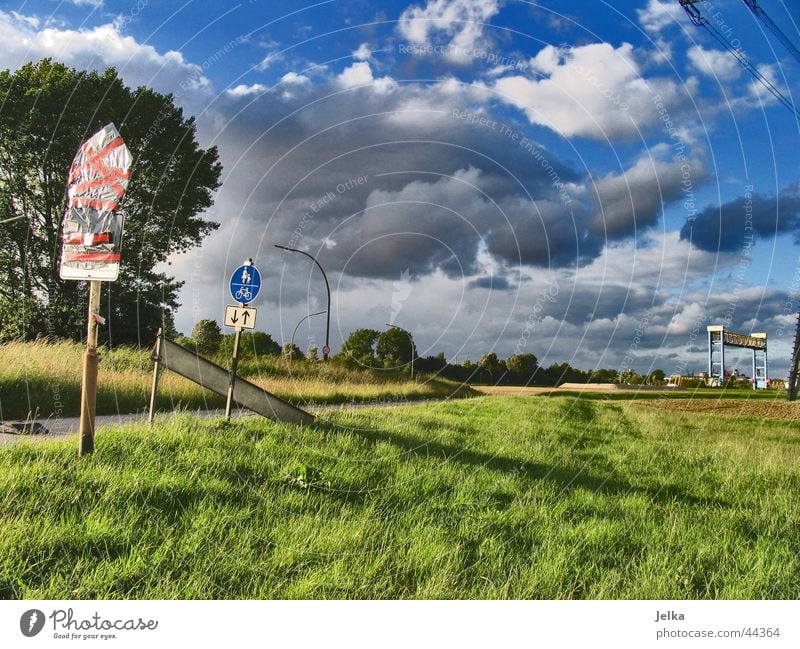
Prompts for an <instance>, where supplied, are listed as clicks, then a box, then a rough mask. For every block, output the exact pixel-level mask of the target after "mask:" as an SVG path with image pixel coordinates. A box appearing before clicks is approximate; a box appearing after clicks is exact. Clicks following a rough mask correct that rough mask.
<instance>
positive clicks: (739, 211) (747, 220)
mask: <svg viewBox="0 0 800 649" xmlns="http://www.w3.org/2000/svg"><path fill="white" fill-rule="evenodd" d="M783 233H793V234H794V236H795V240H796V241H797V240H798V238H799V237H800V185H791V186H789V187H787V188H786V189H784V190H783V191H782V192H781V193H780V194H779V195H778V196H766V195H764V194H760V193H748V194H745V195H744V196H740V197H739V198H736V199H734V200H732V201H730V202H728V203H725V204H723V205H721V206H719V207H707V208H706V209H705V210H703V211H702V212H700V214H698V215H697V216H696V217H695V218H694V219H692V220H689V221H687V222H686V223H685V224H684V226H683V227H682V228H681V239H684V240H689V241H691V242H692V244H693V245H694V246H696V247H697V248H700V249H701V250H707V251H710V252H716V251H720V252H734V251H737V250H741V249H743V248H745V247H749V246H751V245H752V244H753V242H754V235H757V236H764V237H772V236H775V235H776V234H783Z"/></svg>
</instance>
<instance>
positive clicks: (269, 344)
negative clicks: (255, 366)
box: [221, 331, 281, 358]
mask: <svg viewBox="0 0 800 649" xmlns="http://www.w3.org/2000/svg"><path fill="white" fill-rule="evenodd" d="M234 336H235V334H227V335H225V336H223V338H222V347H221V349H222V352H223V353H224V354H225V355H226V356H230V355H232V354H233V342H234ZM280 353H281V346H280V345H279V344H278V343H276V342H275V341H274V340H273V339H272V336H270V335H269V334H268V333H267V332H265V331H243V332H242V333H241V334H239V358H251V357H256V358H257V357H259V356H279V355H280Z"/></svg>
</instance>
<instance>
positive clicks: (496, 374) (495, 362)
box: [478, 352, 506, 381]
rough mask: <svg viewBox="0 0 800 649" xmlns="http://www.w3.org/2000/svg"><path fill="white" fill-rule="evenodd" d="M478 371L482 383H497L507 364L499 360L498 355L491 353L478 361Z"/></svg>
mask: <svg viewBox="0 0 800 649" xmlns="http://www.w3.org/2000/svg"><path fill="white" fill-rule="evenodd" d="M478 369H479V370H480V377H481V380H482V381H496V380H499V379H500V377H501V375H502V374H503V372H504V370H505V369H506V368H505V363H503V362H502V361H501V360H499V359H498V358H497V354H495V353H494V352H489V353H488V354H484V355H483V356H481V358H480V360H479V361H478Z"/></svg>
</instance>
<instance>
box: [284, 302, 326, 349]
mask: <svg viewBox="0 0 800 649" xmlns="http://www.w3.org/2000/svg"><path fill="white" fill-rule="evenodd" d="M323 313H325V312H324V311H317V312H316V313H309V314H308V315H307V316H305V317H303V318H300V322H298V323H297V325H295V328H294V331H293V332H292V342H291V347H290V350H291V352H294V335H295V334H296V333H297V330H298V329H299V328H300V325H301V324H303V323H304V322H305V321H306V320H308V319H309V318H311V317H313V316H315V315H322V314H323Z"/></svg>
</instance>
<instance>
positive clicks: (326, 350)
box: [275, 243, 331, 361]
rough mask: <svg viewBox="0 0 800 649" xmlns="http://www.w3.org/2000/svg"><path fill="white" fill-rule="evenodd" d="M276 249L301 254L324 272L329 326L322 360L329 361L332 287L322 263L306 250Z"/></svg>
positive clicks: (326, 328) (326, 327)
mask: <svg viewBox="0 0 800 649" xmlns="http://www.w3.org/2000/svg"><path fill="white" fill-rule="evenodd" d="M275 247H276V248H280V249H281V250H288V251H289V252H299V253H300V254H301V255H305V256H306V257H308V258H309V259H310V260H311V261H313V262H314V263H315V264H316V265H317V268H319V269H320V271H321V272H322V277H323V279H324V280H325V289H326V290H327V292H328V309H327V313H328V322H327V325H326V326H325V347H323V348H322V359H323V360H326V361H327V360H328V354H330V353H331V345H330V336H331V285H330V284H328V276H327V275H326V274H325V270H324V269H323V268H322V266H320V263H319V262H318V261H317V258H316V257H314V256H312V255H309V254H308V253H307V252H305V251H304V250H298V249H297V248H290V247H289V246H282V245H280V244H278V243H276V244H275Z"/></svg>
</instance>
